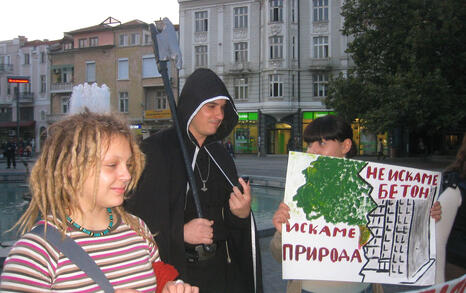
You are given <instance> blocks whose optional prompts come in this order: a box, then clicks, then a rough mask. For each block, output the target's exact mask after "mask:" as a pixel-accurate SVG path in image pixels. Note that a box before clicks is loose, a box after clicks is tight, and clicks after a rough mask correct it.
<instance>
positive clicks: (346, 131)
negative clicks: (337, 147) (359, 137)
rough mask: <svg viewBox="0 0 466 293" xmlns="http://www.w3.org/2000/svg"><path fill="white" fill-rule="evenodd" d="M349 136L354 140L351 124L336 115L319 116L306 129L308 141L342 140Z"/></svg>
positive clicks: (305, 139)
mask: <svg viewBox="0 0 466 293" xmlns="http://www.w3.org/2000/svg"><path fill="white" fill-rule="evenodd" d="M347 138H349V139H351V140H353V130H352V129H351V126H350V125H349V124H348V123H347V122H346V121H344V120H343V119H341V118H340V117H338V116H335V115H327V116H323V117H319V118H317V119H315V120H314V121H312V122H311V123H309V124H308V125H307V127H306V129H305V130H304V141H305V142H307V143H312V142H314V141H322V140H323V139H325V140H338V141H340V142H342V141H344V140H345V139H347Z"/></svg>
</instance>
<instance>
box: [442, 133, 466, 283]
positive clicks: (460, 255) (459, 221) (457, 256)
mask: <svg viewBox="0 0 466 293" xmlns="http://www.w3.org/2000/svg"><path fill="white" fill-rule="evenodd" d="M443 178H444V179H443V183H444V188H445V189H447V188H451V189H452V191H453V192H456V193H460V194H461V200H460V206H459V208H458V210H457V213H456V217H455V219H454V222H453V227H452V229H451V232H450V236H449V237H448V243H447V251H446V253H447V262H448V263H449V264H448V266H447V269H448V268H455V271H457V272H462V274H465V273H466V132H465V133H464V134H463V142H462V144H461V146H460V148H459V150H458V153H457V154H456V159H455V161H454V162H453V163H452V164H450V165H449V166H448V167H447V168H446V170H445V172H444V174H443ZM449 274H450V273H449ZM462 274H460V275H458V277H459V276H461V275H462Z"/></svg>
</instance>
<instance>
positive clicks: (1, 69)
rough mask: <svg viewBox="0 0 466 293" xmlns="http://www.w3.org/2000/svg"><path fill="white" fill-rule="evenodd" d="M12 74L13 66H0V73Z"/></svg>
mask: <svg viewBox="0 0 466 293" xmlns="http://www.w3.org/2000/svg"><path fill="white" fill-rule="evenodd" d="M8 72H13V64H0V73H8Z"/></svg>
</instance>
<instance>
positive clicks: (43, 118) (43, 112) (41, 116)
mask: <svg viewBox="0 0 466 293" xmlns="http://www.w3.org/2000/svg"><path fill="white" fill-rule="evenodd" d="M40 120H45V111H40Z"/></svg>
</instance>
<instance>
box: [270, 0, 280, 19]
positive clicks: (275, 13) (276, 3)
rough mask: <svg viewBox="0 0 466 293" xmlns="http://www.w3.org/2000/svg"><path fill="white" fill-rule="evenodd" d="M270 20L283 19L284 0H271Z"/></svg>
mask: <svg viewBox="0 0 466 293" xmlns="http://www.w3.org/2000/svg"><path fill="white" fill-rule="evenodd" d="M269 3H270V21H271V22H280V21H283V0H270V2H269Z"/></svg>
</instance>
